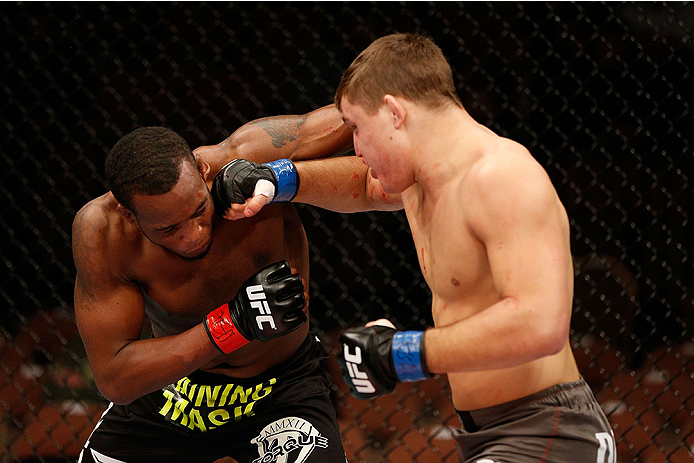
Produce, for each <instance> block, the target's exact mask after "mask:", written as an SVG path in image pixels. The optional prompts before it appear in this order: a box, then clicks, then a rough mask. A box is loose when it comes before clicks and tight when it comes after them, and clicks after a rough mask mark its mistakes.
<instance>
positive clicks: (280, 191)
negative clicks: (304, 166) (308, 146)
mask: <svg viewBox="0 0 694 463" xmlns="http://www.w3.org/2000/svg"><path fill="white" fill-rule="evenodd" d="M263 165H264V166H268V167H269V168H270V169H272V171H273V172H274V174H275V178H276V179H277V191H276V192H275V197H274V198H272V201H271V203H278V202H282V201H291V200H292V199H294V196H296V192H297V191H298V190H299V174H298V173H297V172H296V167H295V166H294V163H293V162H292V161H290V160H289V159H279V160H277V161H272V162H268V163H265V164H263Z"/></svg>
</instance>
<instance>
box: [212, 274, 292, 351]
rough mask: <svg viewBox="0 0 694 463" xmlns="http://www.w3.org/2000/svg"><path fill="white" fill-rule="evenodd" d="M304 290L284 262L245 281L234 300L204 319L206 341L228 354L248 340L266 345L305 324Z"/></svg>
mask: <svg viewBox="0 0 694 463" xmlns="http://www.w3.org/2000/svg"><path fill="white" fill-rule="evenodd" d="M305 305H306V300H305V297H304V286H303V283H302V281H301V276H300V275H298V274H294V275H292V272H291V269H290V267H289V264H288V263H287V262H286V261H281V262H277V263H274V264H271V265H269V266H267V267H265V268H263V269H262V270H259V271H258V272H256V273H255V274H254V275H253V276H251V277H250V278H248V279H247V280H246V281H245V282H244V283H243V285H241V289H239V291H238V293H237V294H236V297H234V299H232V300H231V301H230V302H229V303H227V304H224V305H222V306H221V307H218V308H216V309H215V310H213V311H212V312H210V313H209V314H207V316H206V317H205V320H204V324H205V329H206V330H207V334H208V335H209V336H210V340H211V341H212V342H213V343H214V345H215V346H217V348H219V350H221V351H222V352H223V353H225V354H230V353H231V352H233V351H235V350H236V349H238V348H239V347H241V346H243V345H245V344H248V343H249V342H250V341H251V340H256V339H257V340H259V341H268V340H270V339H274V338H277V337H279V336H283V335H285V334H287V333H290V332H292V331H294V330H296V329H297V328H299V327H300V326H301V325H303V324H304V323H306V314H305V313H304V310H303V309H304V306H305Z"/></svg>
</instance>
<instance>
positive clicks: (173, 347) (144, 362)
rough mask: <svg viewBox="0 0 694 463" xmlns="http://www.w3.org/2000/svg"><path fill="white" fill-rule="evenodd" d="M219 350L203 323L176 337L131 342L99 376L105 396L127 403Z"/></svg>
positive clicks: (195, 365)
mask: <svg viewBox="0 0 694 463" xmlns="http://www.w3.org/2000/svg"><path fill="white" fill-rule="evenodd" d="M217 355H219V350H218V349H217V348H216V347H215V346H214V344H213V343H212V342H211V341H210V338H209V337H208V335H207V333H206V332H205V328H204V326H203V325H202V324H200V325H197V326H195V327H193V328H191V329H189V330H188V331H185V332H183V333H181V334H178V335H174V336H165V337H161V338H150V339H142V340H136V341H132V342H130V343H128V344H126V345H125V346H124V347H123V348H121V349H120V350H119V351H118V353H117V354H116V355H115V356H114V357H113V358H112V359H111V361H110V362H109V365H108V366H107V367H106V368H101V369H100V370H101V371H103V372H104V373H102V374H100V375H98V376H97V375H96V371H95V379H96V381H97V386H98V387H99V390H101V392H102V394H104V396H105V397H106V398H107V399H109V400H111V401H113V402H115V403H120V404H127V403H130V402H132V401H133V400H135V399H137V398H139V397H142V396H144V395H145V394H148V393H150V392H154V391H156V390H159V389H161V388H163V387H165V386H167V385H169V384H172V383H175V382H176V381H178V380H179V379H181V378H182V377H183V376H185V375H187V374H190V373H192V372H193V371H195V370H197V369H198V368H200V367H201V366H203V365H205V364H206V363H207V362H209V361H210V360H212V359H213V358H214V357H216V356H217Z"/></svg>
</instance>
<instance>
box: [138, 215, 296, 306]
mask: <svg viewBox="0 0 694 463" xmlns="http://www.w3.org/2000/svg"><path fill="white" fill-rule="evenodd" d="M284 235H285V227H284V221H283V218H282V216H281V215H275V216H273V215H271V214H265V216H264V217H262V218H259V219H255V218H254V219H250V220H247V219H246V220H241V221H236V222H229V221H225V220H223V219H219V220H218V221H217V224H216V225H215V230H214V232H213V242H212V246H211V248H210V250H209V252H208V253H207V255H205V257H203V258H202V259H199V260H191V261H187V260H184V259H182V258H180V257H178V256H174V255H171V254H169V253H166V252H165V251H163V250H162V249H161V248H159V247H157V246H156V245H153V244H152V243H145V250H144V252H143V253H142V257H141V259H139V261H138V262H137V264H136V265H135V266H134V268H133V271H134V279H136V280H137V281H138V282H139V283H140V285H141V287H142V289H143V291H145V292H146V293H147V295H148V296H149V297H150V298H151V299H152V300H154V301H155V302H156V303H157V304H158V305H159V306H161V307H162V308H163V309H164V310H165V311H166V312H168V313H169V314H171V315H178V316H184V317H187V316H202V315H204V314H206V313H208V312H209V311H210V310H212V309H214V308H216V307H218V306H220V305H222V304H223V303H225V302H228V301H229V300H230V299H232V298H233V297H234V296H235V295H236V292H237V291H238V290H239V288H240V287H241V285H242V283H243V282H244V281H245V280H246V279H247V278H248V277H249V276H251V275H252V274H253V273H254V272H255V271H257V270H259V269H261V268H263V267H265V266H266V265H268V264H270V263H272V262H276V261H278V260H282V259H288V260H290V257H289V256H287V253H286V250H285V245H284ZM290 262H291V260H290Z"/></svg>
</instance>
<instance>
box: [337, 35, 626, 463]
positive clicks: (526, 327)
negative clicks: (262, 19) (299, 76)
mask: <svg viewBox="0 0 694 463" xmlns="http://www.w3.org/2000/svg"><path fill="white" fill-rule="evenodd" d="M335 101H336V103H337V107H338V109H339V110H340V111H341V112H342V115H343V118H344V120H345V123H346V124H347V126H348V127H350V128H351V129H352V131H353V137H354V149H355V152H356V154H357V156H361V157H363V159H364V162H365V163H366V164H368V165H369V167H370V169H371V174H372V175H373V176H374V177H376V178H377V179H378V180H379V181H380V183H381V186H382V187H383V189H384V190H385V191H386V192H388V193H400V194H401V197H402V202H403V205H404V207H405V212H406V214H407V218H408V222H409V225H410V228H411V230H412V235H413V237H414V243H415V246H416V248H417V250H418V256H419V263H420V267H421V270H422V273H423V275H424V277H425V279H426V281H427V283H428V285H429V287H430V288H431V292H432V306H431V310H432V314H433V318H434V323H435V328H432V329H428V330H426V331H404V332H403V331H396V330H395V329H394V327H393V326H392V325H390V327H389V326H382V325H388V324H389V323H388V322H386V321H379V322H376V323H372V324H370V325H371V326H367V327H361V328H355V329H350V330H347V331H345V332H344V333H343V334H342V335H341V336H340V341H341V343H342V349H343V350H342V356H341V358H340V361H341V364H342V365H343V367H344V368H345V380H346V381H347V383H348V384H349V385H350V387H351V388H352V389H353V392H354V395H355V396H357V397H360V398H363V399H370V398H373V397H376V396H378V395H380V394H383V393H387V392H390V391H392V390H393V388H394V386H395V384H396V382H398V381H418V380H422V379H425V378H427V377H429V376H430V375H432V374H439V373H446V374H447V375H448V381H449V384H450V387H451V393H452V396H453V403H454V405H455V407H456V409H457V410H459V416H460V419H461V422H462V426H463V429H462V430H461V431H460V432H458V433H457V436H456V440H457V442H458V446H459V449H460V461H461V462H477V463H495V462H514V463H525V462H528V463H530V462H534V463H537V462H538V461H541V462H556V463H567V462H585V463H588V462H597V463H608V462H609V463H614V462H615V461H616V455H615V442H614V437H613V434H612V430H611V428H610V425H609V423H608V421H607V418H606V417H605V414H604V413H603V411H602V410H601V408H600V406H599V404H598V403H597V401H596V400H595V398H594V396H593V394H592V392H591V390H590V388H589V387H588V385H587V384H586V383H585V381H584V380H583V379H582V378H581V377H580V375H579V372H578V369H577V367H576V362H575V360H574V358H573V354H572V352H571V347H570V344H569V339H568V334H569V322H570V319H571V308H572V298H573V265H572V261H571V250H570V248H569V244H570V237H569V221H568V219H567V215H566V211H565V210H564V207H563V206H562V204H561V202H560V201H559V198H558V197H557V194H556V192H555V190H554V187H553V186H552V183H551V182H550V179H549V177H548V176H547V174H546V172H545V171H544V169H543V168H542V167H541V166H540V165H539V164H538V163H537V162H536V161H535V160H534V159H533V157H532V156H531V154H530V153H529V152H528V150H527V149H526V148H524V147H523V146H521V145H519V144H518V143H516V142H514V141H512V140H509V139H506V138H503V137H500V136H498V135H497V134H495V133H493V132H492V131H490V130H489V129H487V128H485V127H483V126H481V125H480V124H478V123H477V122H475V121H474V120H473V119H472V118H471V117H470V115H469V114H468V113H467V111H465V109H464V108H463V105H462V103H461V101H460V99H459V98H458V96H457V94H456V90H455V86H454V84H453V76H452V72H451V69H450V66H449V65H448V63H447V61H446V59H445V57H444V56H443V53H442V52H441V50H440V49H439V48H438V47H437V46H436V45H435V44H434V43H432V42H431V41H430V40H428V39H426V38H424V37H422V36H418V35H413V34H396V35H390V36H386V37H382V38H380V39H378V40H376V41H375V42H373V43H372V44H371V45H370V46H369V47H368V48H367V49H366V50H364V51H363V52H362V53H361V54H360V55H359V56H358V57H357V58H356V59H355V60H354V62H353V63H352V64H351V66H350V67H349V68H348V69H347V71H346V72H345V73H344V75H343V76H342V80H341V82H340V85H339V87H338V89H337V93H336V96H335Z"/></svg>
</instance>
